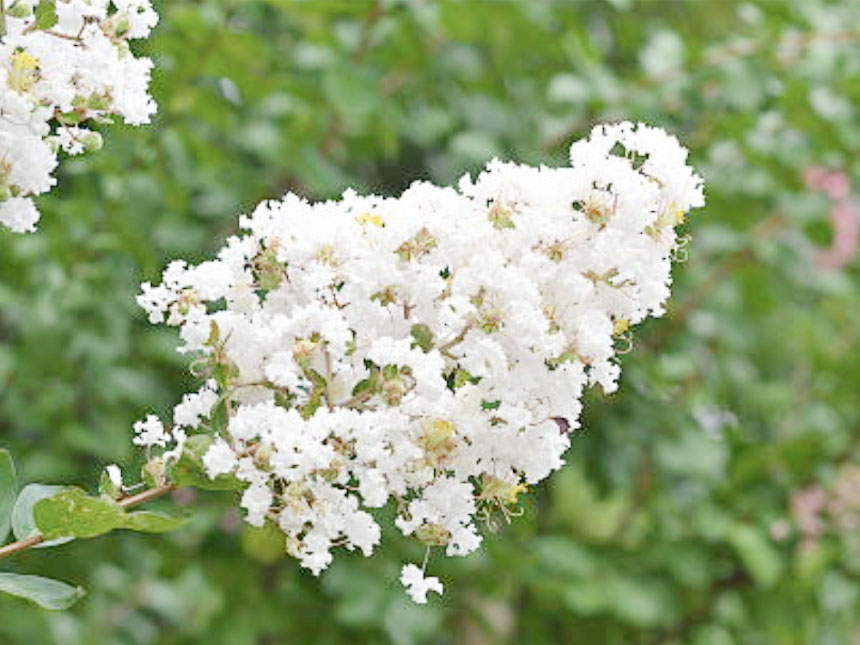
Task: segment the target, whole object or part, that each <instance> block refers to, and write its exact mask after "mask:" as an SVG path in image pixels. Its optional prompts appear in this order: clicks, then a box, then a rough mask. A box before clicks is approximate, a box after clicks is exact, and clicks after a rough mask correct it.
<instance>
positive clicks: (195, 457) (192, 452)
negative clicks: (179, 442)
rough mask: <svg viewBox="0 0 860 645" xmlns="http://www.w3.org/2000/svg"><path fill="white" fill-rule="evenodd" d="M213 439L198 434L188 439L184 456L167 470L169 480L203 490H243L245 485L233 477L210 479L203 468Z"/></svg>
mask: <svg viewBox="0 0 860 645" xmlns="http://www.w3.org/2000/svg"><path fill="white" fill-rule="evenodd" d="M212 441H213V439H212V437H210V436H209V435H205V434H198V435H194V436H191V437H188V440H187V441H186V442H185V446H184V447H183V449H182V455H181V456H180V457H179V459H177V460H176V462H175V463H172V464H170V465H169V466H168V468H167V478H168V479H169V480H170V481H171V482H172V483H174V484H176V485H177V486H193V487H194V488H199V489H201V490H241V489H242V488H243V487H244V486H245V484H244V483H243V482H241V481H239V480H238V479H236V478H235V477H234V476H233V475H218V477H216V478H215V479H210V478H209V475H207V474H206V470H205V468H204V467H203V455H205V454H206V451H208V450H209V446H211V445H212Z"/></svg>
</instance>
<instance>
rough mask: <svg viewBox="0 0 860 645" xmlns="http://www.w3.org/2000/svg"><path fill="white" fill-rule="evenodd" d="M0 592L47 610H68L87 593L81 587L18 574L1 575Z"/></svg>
mask: <svg viewBox="0 0 860 645" xmlns="http://www.w3.org/2000/svg"><path fill="white" fill-rule="evenodd" d="M0 591H4V592H6V593H8V594H12V595H13V596H18V597H19V598H26V599H27V600H29V601H31V602H34V603H36V604H37V605H39V606H40V607H44V608H45V609H55V610H57V609H68V608H69V607H71V606H72V605H74V604H75V603H76V602H77V601H78V600H80V599H81V598H83V596H84V595H85V594H86V592H85V591H84V590H83V589H82V588H81V587H73V586H72V585H69V584H66V583H65V582H60V581H59V580H51V579H50V578H41V577H39V576H25V575H19V574H17V573H0Z"/></svg>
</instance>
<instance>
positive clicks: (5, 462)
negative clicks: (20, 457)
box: [0, 449, 18, 544]
mask: <svg viewBox="0 0 860 645" xmlns="http://www.w3.org/2000/svg"><path fill="white" fill-rule="evenodd" d="M17 495H18V478H17V477H16V476H15V462H14V461H12V455H10V454H9V451H8V450H4V449H0V544H3V542H5V541H6V536H7V535H9V528H10V527H11V526H12V508H13V507H14V506H15V497H17Z"/></svg>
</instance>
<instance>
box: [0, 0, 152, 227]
mask: <svg viewBox="0 0 860 645" xmlns="http://www.w3.org/2000/svg"><path fill="white" fill-rule="evenodd" d="M12 4H14V5H16V6H17V8H18V9H28V11H19V12H12V13H9V7H10V3H8V2H7V8H6V11H7V13H6V14H5V16H4V23H5V26H6V29H5V33H4V34H3V36H2V38H0V112H2V114H3V116H4V118H3V119H0V159H2V163H0V225H3V226H6V227H7V228H9V229H10V230H12V231H14V232H16V233H25V232H30V231H33V230H35V224H36V222H37V221H38V219H39V214H38V211H37V210H36V207H35V205H34V204H33V202H32V200H31V199H30V198H31V197H33V196H35V195H39V194H42V193H44V192H47V191H48V190H50V189H51V187H52V186H53V185H54V184H55V183H56V180H55V179H54V177H53V176H52V173H53V171H54V169H55V168H56V166H57V152H56V150H57V149H58V148H59V149H62V150H63V151H65V152H66V153H67V154H70V155H76V154H81V153H83V152H88V151H95V150H98V149H99V148H101V145H102V140H101V135H100V134H99V133H97V132H94V131H92V130H90V129H89V128H88V127H87V126H88V123H89V122H90V121H91V120H92V119H103V118H107V117H110V116H119V117H122V118H123V119H124V120H125V122H126V123H129V124H134V125H137V124H141V123H148V122H149V119H150V117H151V116H152V114H153V113H154V112H155V109H156V107H155V103H154V102H153V100H152V98H151V97H150V96H149V94H148V93H147V86H148V85H149V76H150V71H151V69H152V62H151V61H150V60H149V59H147V58H135V57H134V56H133V55H132V54H131V51H130V50H129V47H128V40H129V39H134V38H145V37H146V36H148V35H149V31H150V29H152V27H153V26H155V24H156V22H157V21H158V16H157V15H156V13H155V11H153V9H152V6H151V4H150V2H149V0H92V1H89V0H88V1H87V2H81V1H77V0H76V1H73V2H68V1H64V2H51V3H45V4H47V5H48V7H47V8H48V10H52V9H53V10H56V12H57V18H58V20H57V24H56V25H54V26H53V27H52V28H51V29H50V30H43V29H39V28H38V27H37V24H36V22H37V19H36V17H35V13H36V12H34V7H33V3H32V2H29V1H25V0H18V2H15V3H12ZM42 9H43V7H41V5H40V11H39V12H41V11H42ZM13 14H14V15H13ZM24 14H26V15H24Z"/></svg>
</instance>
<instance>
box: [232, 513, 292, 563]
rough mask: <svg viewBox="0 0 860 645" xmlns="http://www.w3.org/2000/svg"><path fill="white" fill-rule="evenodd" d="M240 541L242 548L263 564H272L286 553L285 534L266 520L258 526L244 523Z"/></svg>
mask: <svg viewBox="0 0 860 645" xmlns="http://www.w3.org/2000/svg"><path fill="white" fill-rule="evenodd" d="M241 541H242V550H243V551H244V552H245V553H247V554H248V555H249V556H251V557H252V558H254V559H255V560H257V561H258V562H262V563H263V564H272V563H274V562H277V561H278V560H281V559H282V558H284V557H285V556H286V555H287V548H286V544H287V538H286V536H285V535H284V533H283V531H281V530H280V529H279V528H278V527H277V526H275V525H274V523H272V522H270V521H268V520H267V521H266V523H265V524H263V526H260V527H256V526H250V525H248V524H245V525H244V526H243V527H242V534H241Z"/></svg>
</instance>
